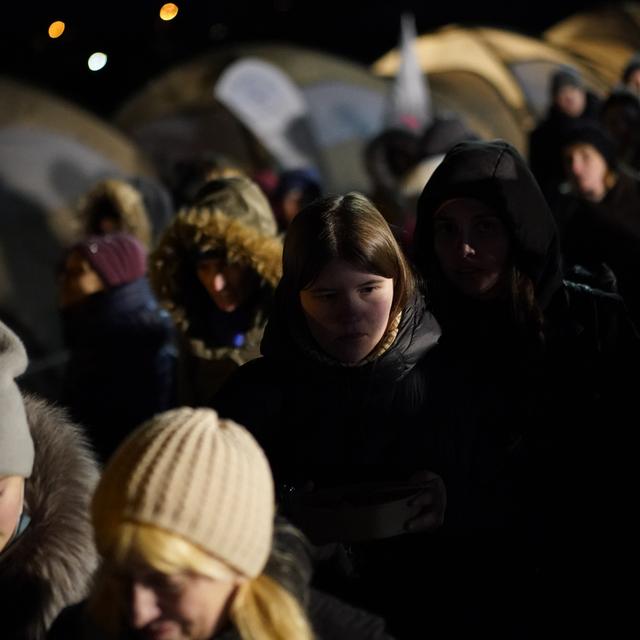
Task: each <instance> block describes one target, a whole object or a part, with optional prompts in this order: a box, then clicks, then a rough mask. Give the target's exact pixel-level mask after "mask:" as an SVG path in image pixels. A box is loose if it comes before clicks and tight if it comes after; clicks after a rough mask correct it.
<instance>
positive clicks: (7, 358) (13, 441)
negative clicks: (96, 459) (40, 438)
mask: <svg viewBox="0 0 640 640" xmlns="http://www.w3.org/2000/svg"><path fill="white" fill-rule="evenodd" d="M26 368H27V353H26V351H25V350H24V346H23V344H22V342H21V341H20V339H19V338H18V336H16V334H15V333H13V331H11V329H9V327H7V325H5V324H3V323H2V322H0V476H22V477H23V478H28V477H29V476H30V475H31V471H32V469H33V456H34V452H33V440H32V439H31V432H30V430H29V424H28V422H27V416H26V413H25V410H24V403H23V401H22V394H21V393H20V390H19V389H18V387H17V385H16V383H15V382H14V378H15V377H16V376H19V375H20V374H21V373H23V372H24V370H25V369H26Z"/></svg>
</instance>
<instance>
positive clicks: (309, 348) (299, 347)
mask: <svg viewBox="0 0 640 640" xmlns="http://www.w3.org/2000/svg"><path fill="white" fill-rule="evenodd" d="M284 297H285V294H284V292H283V290H282V288H281V287H278V290H277V291H276V302H275V308H274V310H273V312H272V314H271V315H270V316H269V320H268V321H267V326H266V328H265V332H264V336H263V338H262V343H261V345H260V351H261V353H262V355H264V356H268V357H272V358H274V359H278V360H283V361H286V362H291V363H293V364H295V363H298V365H302V366H303V367H304V366H317V365H321V366H322V365H324V366H331V365H333V366H334V367H335V368H336V370H338V369H346V370H349V371H352V372H354V375H357V374H358V373H361V374H362V375H374V376H375V377H376V378H384V379H389V380H399V379H401V378H403V377H404V376H406V375H407V374H408V373H409V372H410V371H411V370H412V369H413V368H414V367H415V365H416V364H417V363H418V361H419V360H420V359H421V358H422V357H423V356H424V355H425V354H426V353H427V351H429V350H430V349H431V348H432V347H434V346H435V345H436V343H437V342H438V339H439V338H440V335H441V331H440V326H439V324H438V322H437V321H436V319H435V318H434V316H433V315H432V314H431V313H430V312H429V311H428V310H427V308H426V304H425V302H424V298H423V297H422V295H420V294H416V295H415V296H414V298H413V299H412V300H411V301H410V302H409V304H407V306H406V307H405V308H404V309H403V311H402V315H401V317H400V322H399V324H398V330H397V334H396V336H395V339H394V340H393V343H392V344H391V345H390V346H389V348H388V349H386V350H385V351H384V352H383V353H381V355H380V356H379V357H377V358H375V359H373V360H371V361H369V362H367V363H366V364H362V365H360V366H357V367H342V366H341V365H340V363H339V362H337V361H332V360H331V359H330V358H329V357H328V356H327V357H326V358H324V357H323V356H322V354H321V352H320V350H319V347H318V346H317V345H316V343H315V341H314V340H313V338H312V337H311V333H310V332H309V330H308V328H307V325H306V322H305V320H304V318H303V316H302V312H301V311H300V309H299V307H295V308H291V304H290V303H287V302H285V301H284V300H283V298H284Z"/></svg>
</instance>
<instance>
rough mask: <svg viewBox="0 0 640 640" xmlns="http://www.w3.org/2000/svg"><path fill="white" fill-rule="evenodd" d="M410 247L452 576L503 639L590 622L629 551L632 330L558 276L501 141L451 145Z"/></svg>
mask: <svg viewBox="0 0 640 640" xmlns="http://www.w3.org/2000/svg"><path fill="white" fill-rule="evenodd" d="M413 254H414V259H415V262H416V265H417V267H418V269H419V271H420V272H421V274H422V275H423V276H424V278H425V279H426V281H427V286H428V288H429V290H430V292H431V304H432V307H431V309H432V311H433V313H434V315H435V316H436V317H437V318H438V320H439V322H440V323H441V326H442V338H441V341H440V344H439V347H438V349H439V352H438V358H439V362H438V364H437V365H436V366H437V367H438V369H437V371H438V373H437V375H436V374H435V373H434V374H433V375H432V377H433V378H434V379H436V380H437V382H438V384H439V393H438V394H437V395H438V397H439V398H440V400H441V401H442V406H443V409H442V412H441V415H442V420H440V421H436V423H437V424H440V425H441V427H442V428H441V429H440V431H439V432H436V434H435V441H434V445H433V446H434V448H435V449H436V450H437V451H439V454H436V455H439V460H438V462H437V463H436V464H434V465H433V467H432V468H433V469H434V471H436V472H438V473H440V474H441V475H442V477H443V479H444V482H445V484H446V486H447V495H448V505H447V519H446V520H445V525H444V527H443V532H445V533H446V532H447V531H448V533H450V534H452V535H456V536H462V538H463V539H465V540H466V541H467V542H466V543H465V544H464V545H463V546H464V549H465V551H469V550H471V554H470V556H469V555H461V554H458V555H457V556H456V554H455V550H454V553H453V554H452V557H454V558H456V559H457V563H458V564H457V565H456V569H457V570H459V571H462V572H463V573H462V575H463V577H460V575H459V574H456V571H455V570H453V568H452V567H449V569H450V572H451V574H452V575H453V576H454V577H453V581H455V580H456V579H458V580H459V583H463V584H466V585H467V590H466V594H467V596H468V600H467V601H466V603H465V604H466V605H467V606H468V607H469V608H470V609H471V610H473V611H474V612H476V613H477V615H478V616H480V618H481V619H482V620H484V622H486V623H487V624H488V625H489V626H490V628H491V630H492V633H493V634H494V637H496V635H497V636H499V637H519V638H520V637H539V633H540V632H541V631H542V629H544V628H545V627H544V625H545V624H546V623H548V622H549V621H550V620H551V619H553V620H554V624H555V625H556V628H558V629H559V628H562V629H565V630H566V631H568V630H569V629H568V627H569V626H571V625H577V626H580V625H581V624H583V623H584V624H585V628H588V627H589V626H590V625H591V624H594V623H595V616H596V612H605V613H604V614H603V619H604V617H606V616H608V615H609V614H610V613H611V612H612V607H613V606H615V605H617V603H616V602H615V598H616V597H617V595H616V596H612V597H611V600H607V597H608V596H609V595H611V594H607V596H606V597H605V596H603V595H602V593H601V591H600V590H599V588H600V584H601V581H602V580H603V579H605V578H606V579H611V578H613V577H615V576H616V558H617V560H620V558H622V557H623V556H624V551H623V550H624V549H626V550H627V551H628V550H629V549H630V548H631V547H625V545H624V544H623V541H624V540H625V536H626V535H628V533H629V530H628V529H627V523H626V522H625V521H624V514H625V513H626V506H627V505H626V504H625V500H626V499H628V496H629V491H630V490H631V488H632V484H631V483H632V478H631V476H630V474H628V473H626V471H627V469H629V468H631V467H626V466H625V464H624V462H625V461H624V456H625V454H626V452H627V451H628V447H629V445H630V444H631V439H630V437H629V434H628V433H627V432H626V430H625V425H626V422H625V421H623V416H624V415H625V413H624V412H625V411H626V410H628V409H629V406H630V401H631V398H632V397H633V395H632V387H633V384H634V383H632V382H630V381H629V379H628V377H627V373H626V372H627V371H629V370H630V369H629V367H630V366H632V364H633V363H634V362H636V361H637V357H638V344H639V342H638V336H637V333H636V330H635V327H634V326H633V324H632V323H631V321H630V320H629V317H628V314H627V312H626V308H625V307H624V304H623V303H622V300H621V299H620V298H619V297H618V296H616V295H615V294H611V293H604V292H601V291H598V290H595V289H591V288H589V287H588V286H585V285H578V284H572V283H569V282H565V281H563V279H562V270H561V266H562V265H561V259H560V249H559V242H558V234H557V230H556V225H555V222H554V219H553V216H552V214H551V211H550V210H549V207H548V205H547V203H546V201H545V199H544V196H543V195H542V192H541V191H540V188H539V186H538V184H537V182H536V180H535V178H534V177H533V175H532V174H531V172H530V171H529V169H528V168H527V166H526V163H525V161H524V159H523V158H522V157H521V156H520V154H519V153H518V152H517V150H516V149H515V148H514V147H513V146H511V145H510V144H509V143H507V142H505V141H501V140H494V141H489V142H465V143H461V144H459V145H456V146H455V147H454V148H453V149H452V150H451V151H450V152H449V153H448V154H447V155H446V156H445V158H444V160H443V162H442V163H441V164H440V166H439V167H438V168H437V169H436V171H435V172H434V174H433V176H432V177H431V179H430V180H429V182H428V183H427V185H426V186H425V188H424V191H423V193H422V195H421V197H420V200H419V202H418V212H417V226H416V233H415V243H414V247H413ZM605 425H606V426H605ZM595 477H597V478H598V480H597V481H595ZM594 504H598V505H601V506H602V508H603V509H606V512H607V514H608V516H607V528H608V531H607V533H606V535H605V533H603V530H602V526H603V523H602V522H600V521H599V518H598V513H597V511H595V512H594ZM614 541H615V545H614V544H613V543H614ZM614 546H615V549H616V551H615V553H614V551H613V549H614ZM457 550H458V551H459V549H457ZM617 553H620V554H621V555H620V556H616V555H615V554H617ZM587 557H588V561H585V558H587ZM465 562H466V564H465ZM489 575H491V576H492V579H491V580H488V576H489ZM474 588H476V589H477V591H474ZM567 594H570V595H569V596H568V595H567ZM596 594H597V599H596V600H594V598H595V597H596ZM460 597H463V596H462V595H461V596H460ZM574 598H575V601H576V602H577V601H580V604H579V607H580V612H581V613H580V616H579V617H575V616H576V613H577V609H576V608H574V607H573V606H571V605H572V602H573V601H574V600H573V599H574ZM587 602H590V603H592V604H594V605H595V604H596V603H597V605H598V607H595V606H594V607H593V608H591V609H589V607H588V606H586V608H585V605H586V603H587ZM497 603H499V604H497ZM604 604H606V605H607V607H604V606H603V605H604ZM496 607H499V609H496ZM533 611H535V612H536V613H535V617H533V618H531V617H529V618H527V617H526V616H527V615H529V616H531V615H532V612H533ZM585 611H587V612H588V613H586V614H585V613H584V612H585ZM468 620H470V621H472V622H471V624H473V623H474V622H476V621H477V620H476V619H475V618H474V617H473V614H472V615H470V616H468ZM532 620H535V621H536V622H535V625H537V624H539V625H541V626H540V627H538V626H535V625H534V623H533V622H532ZM497 622H498V623H499V624H498V626H496V623H497ZM558 623H559V624H560V625H561V626H560V627H558V626H557V625H558ZM473 628H474V629H475V630H476V631H477V630H478V627H477V626H474V627H473ZM574 631H575V626H574ZM537 634H538V635H537ZM452 637H455V635H454V636H452Z"/></svg>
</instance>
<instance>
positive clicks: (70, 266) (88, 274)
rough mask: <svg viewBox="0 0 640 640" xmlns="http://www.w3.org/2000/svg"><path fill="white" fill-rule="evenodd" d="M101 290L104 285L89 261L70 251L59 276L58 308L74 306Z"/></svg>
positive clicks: (77, 252)
mask: <svg viewBox="0 0 640 640" xmlns="http://www.w3.org/2000/svg"><path fill="white" fill-rule="evenodd" d="M103 290H104V283H103V282H102V279H101V278H100V276H99V275H98V273H97V272H96V271H95V270H94V269H93V268H92V267H91V264H90V263H89V261H88V260H87V259H86V258H85V257H84V256H83V255H82V254H81V253H80V252H79V251H72V252H71V253H70V254H69V255H68V256H67V258H66V260H65V263H64V268H63V271H62V274H61V276H60V297H59V300H60V306H61V307H67V306H69V305H73V304H76V303H78V302H81V301H82V300H84V299H85V298H86V297H88V296H90V295H92V294H94V293H98V291H103Z"/></svg>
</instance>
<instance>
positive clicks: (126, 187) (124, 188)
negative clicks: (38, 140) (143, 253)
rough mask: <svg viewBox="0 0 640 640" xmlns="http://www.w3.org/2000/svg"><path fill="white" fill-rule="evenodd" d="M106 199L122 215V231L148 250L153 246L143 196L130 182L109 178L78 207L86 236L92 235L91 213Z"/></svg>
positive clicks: (98, 185) (92, 190) (94, 189)
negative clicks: (96, 205) (98, 203)
mask: <svg viewBox="0 0 640 640" xmlns="http://www.w3.org/2000/svg"><path fill="white" fill-rule="evenodd" d="M103 198H104V199H106V200H108V201H109V202H111V204H112V205H113V206H114V208H115V209H116V210H117V211H118V212H119V213H120V216H121V218H122V229H121V231H124V232H126V233H130V234H131V235H132V236H135V237H136V238H137V239H138V240H140V242H142V244H143V245H144V246H145V247H146V248H147V249H148V248H149V247H150V245H151V222H150V221H149V212H148V211H147V207H146V206H145V204H144V199H143V197H142V194H141V193H140V192H139V191H138V190H137V189H136V188H135V187H133V186H132V185H130V184H129V183H128V182H125V181H124V180H119V179H117V178H109V179H107V180H101V181H100V182H98V183H97V184H96V185H95V186H94V187H93V188H92V189H91V190H90V191H89V192H88V193H87V195H86V196H85V197H84V199H83V200H82V201H81V203H80V206H79V207H78V215H79V217H80V224H81V226H82V229H83V231H84V233H85V234H89V233H91V232H92V231H91V213H92V211H93V207H94V206H95V204H96V203H97V202H98V201H99V200H102V199H103Z"/></svg>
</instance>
